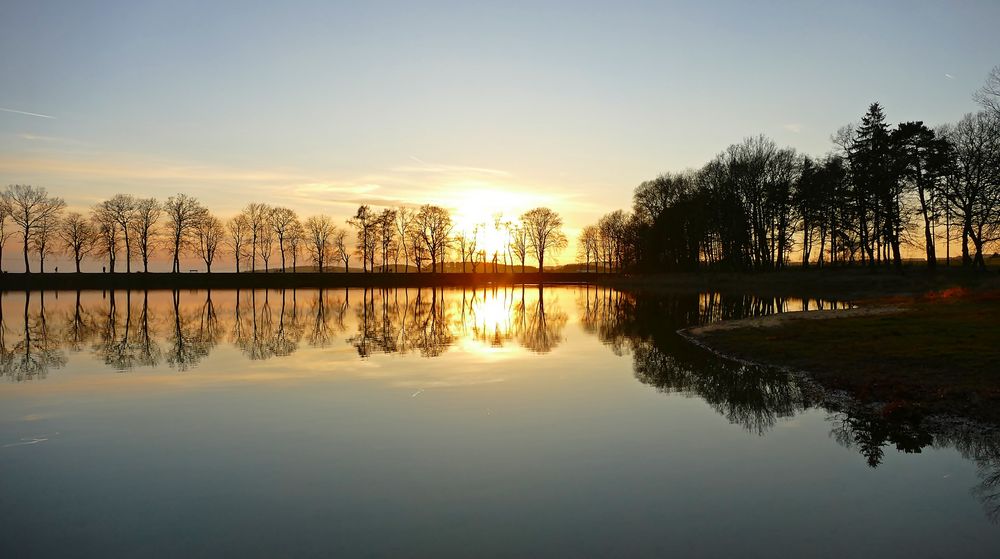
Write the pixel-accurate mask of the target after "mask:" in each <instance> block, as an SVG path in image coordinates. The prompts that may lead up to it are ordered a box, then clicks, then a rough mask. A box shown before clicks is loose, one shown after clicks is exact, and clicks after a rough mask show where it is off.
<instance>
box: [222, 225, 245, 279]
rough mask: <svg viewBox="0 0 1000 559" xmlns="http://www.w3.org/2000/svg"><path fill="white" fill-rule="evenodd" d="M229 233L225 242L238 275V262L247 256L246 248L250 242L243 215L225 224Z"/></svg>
mask: <svg viewBox="0 0 1000 559" xmlns="http://www.w3.org/2000/svg"><path fill="white" fill-rule="evenodd" d="M226 231H227V232H228V233H229V237H228V239H227V242H228V244H229V248H231V249H232V250H233V260H234V261H235V262H236V273H237V274H238V273H240V262H241V261H242V260H244V259H245V258H246V256H247V254H246V250H247V249H246V246H247V243H249V242H250V222H249V221H248V220H247V216H246V214H245V213H241V214H239V215H237V216H236V217H234V218H232V219H230V220H229V221H228V222H226Z"/></svg>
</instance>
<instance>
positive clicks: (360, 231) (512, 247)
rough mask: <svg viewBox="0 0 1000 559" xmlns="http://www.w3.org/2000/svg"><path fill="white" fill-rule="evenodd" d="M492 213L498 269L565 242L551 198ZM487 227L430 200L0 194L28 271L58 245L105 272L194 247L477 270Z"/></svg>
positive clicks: (7, 235)
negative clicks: (296, 201)
mask: <svg viewBox="0 0 1000 559" xmlns="http://www.w3.org/2000/svg"><path fill="white" fill-rule="evenodd" d="M495 221H496V223H495V224H494V225H495V227H496V228H497V229H498V230H500V229H502V230H503V232H504V237H505V238H506V241H505V242H504V244H503V247H502V248H495V249H493V254H492V255H491V256H492V264H493V271H494V272H496V271H498V264H499V261H500V259H501V258H502V259H503V262H504V264H505V268H506V269H510V268H513V267H514V266H515V265H516V264H519V265H520V271H522V272H523V271H525V269H526V265H527V261H528V259H529V258H531V259H533V260H534V261H535V262H536V263H537V266H538V271H540V272H541V271H543V270H544V266H545V258H546V257H547V256H551V255H553V254H555V253H557V252H558V251H560V250H562V249H564V248H565V247H566V235H565V234H564V233H563V220H562V217H561V216H560V215H559V214H558V213H557V212H555V211H553V210H551V209H549V208H542V207H540V208H534V209H532V210H529V211H527V212H525V213H523V214H522V215H521V216H520V218H519V219H518V220H517V221H507V222H503V221H502V219H501V218H500V217H499V216H497V218H496V220H495ZM485 227H486V225H485V224H483V225H479V226H476V227H474V228H473V230H472V231H460V232H456V231H455V224H454V220H453V218H452V215H451V213H450V212H449V211H448V210H447V209H445V208H443V207H441V206H436V205H431V204H425V205H423V206H420V207H418V208H413V207H406V206H404V207H398V208H384V209H381V210H379V209H376V208H373V207H371V206H369V205H361V206H360V207H358V209H357V212H356V213H355V214H354V215H353V216H352V217H351V218H349V219H347V220H346V222H345V223H344V224H339V225H338V224H337V223H336V222H335V221H334V219H333V218H331V217H330V216H328V215H322V214H320V215H313V216H310V217H307V218H304V219H303V218H301V217H300V216H299V215H298V214H297V213H296V212H295V211H294V210H292V209H290V208H287V207H282V206H272V205H268V204H262V203H258V202H252V203H250V204H248V205H247V206H246V207H245V208H244V209H243V210H242V211H240V212H239V213H238V214H237V215H236V216H234V217H232V218H231V219H228V220H226V221H223V220H222V219H221V218H219V217H218V216H216V215H214V214H213V213H212V212H210V211H209V209H208V208H207V207H205V205H203V204H202V203H201V202H199V201H198V199H197V198H194V197H192V196H189V195H187V194H178V195H176V196H171V197H169V198H167V200H165V201H159V200H157V199H155V198H141V197H136V196H133V195H130V194H116V195H114V196H112V197H111V198H109V199H107V200H104V201H102V202H100V203H98V204H96V205H94V206H93V207H92V208H91V209H90V211H89V212H88V213H87V214H86V215H85V214H83V213H80V212H68V211H67V210H66V203H65V201H64V200H63V199H62V198H59V197H55V196H51V195H49V193H48V192H47V191H46V189H45V188H41V187H36V186H31V185H20V184H15V185H10V186H8V187H7V189H6V190H5V191H4V192H3V193H2V194H0V252H2V250H3V248H4V246H5V244H7V243H8V241H10V240H11V239H14V240H16V241H19V243H18V244H19V245H20V248H21V252H22V254H23V258H24V270H25V272H26V273H30V272H31V263H32V260H33V259H34V260H37V262H38V268H39V270H40V271H41V272H45V263H46V260H47V259H50V258H51V257H52V256H53V255H56V254H65V255H67V256H68V257H70V258H72V260H73V263H74V266H75V270H76V272H80V270H81V263H82V262H83V261H84V260H86V259H94V260H97V261H100V262H101V263H102V264H103V270H104V271H105V272H111V273H114V272H116V271H125V272H126V273H131V272H133V271H139V269H140V266H141V270H142V272H149V263H150V260H151V258H153V257H154V255H156V254H158V253H160V254H163V255H165V256H167V257H168V258H169V259H170V262H171V272H174V273H179V272H181V257H183V256H196V257H198V258H199V259H200V260H201V261H202V262H203V263H204V265H205V269H206V271H207V272H209V273H211V272H212V266H213V265H214V264H215V263H216V262H217V260H219V257H220V256H227V257H229V258H231V259H232V262H234V264H235V268H236V272H237V273H239V272H247V271H249V272H258V271H261V272H268V271H273V270H279V271H281V272H286V271H290V272H297V271H299V268H300V265H299V263H300V261H301V260H302V259H303V258H305V259H307V260H308V261H309V262H310V263H311V264H312V265H313V266H314V269H315V270H317V271H319V272H327V271H334V270H337V269H341V268H340V267H341V266H342V269H343V271H344V272H349V271H350V269H351V268H350V264H351V259H352V257H354V256H357V257H358V258H359V259H360V261H361V268H362V271H363V272H365V273H370V272H376V271H378V272H388V271H398V270H400V269H402V270H403V271H404V272H409V271H411V270H413V271H415V272H417V273H420V272H423V271H430V272H438V271H442V272H443V271H444V270H445V266H444V264H445V262H446V260H447V259H448V258H457V259H458V260H460V261H461V264H462V271H463V272H464V271H466V265H467V264H470V265H471V269H472V271H473V272H475V271H477V264H482V265H483V267H484V268H485V267H486V265H487V257H488V256H490V255H488V254H487V251H486V250H485V249H482V248H477V247H478V246H479V242H480V236H481V233H482V232H483V231H484V229H485ZM481 228H483V229H481ZM123 261H124V262H123ZM272 266H273V267H272ZM123 269H124V270H123Z"/></svg>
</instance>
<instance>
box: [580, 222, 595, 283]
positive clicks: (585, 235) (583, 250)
mask: <svg viewBox="0 0 1000 559" xmlns="http://www.w3.org/2000/svg"><path fill="white" fill-rule="evenodd" d="M598 238H599V233H598V230H597V227H596V226H594V225H588V226H586V227H584V228H583V231H581V232H580V240H579V242H578V243H577V251H578V253H579V254H578V256H579V257H580V258H581V259H583V261H584V266H585V267H584V269H585V270H586V271H587V272H589V271H590V262H591V259H593V260H594V263H595V266H594V267H595V269H596V267H597V266H596V263H597V246H598V245H597V243H598Z"/></svg>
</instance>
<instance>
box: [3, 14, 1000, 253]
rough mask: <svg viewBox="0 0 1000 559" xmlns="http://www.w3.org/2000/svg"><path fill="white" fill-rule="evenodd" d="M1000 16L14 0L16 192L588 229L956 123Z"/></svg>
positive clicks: (11, 127) (11, 98) (7, 131)
mask: <svg viewBox="0 0 1000 559" xmlns="http://www.w3.org/2000/svg"><path fill="white" fill-rule="evenodd" d="M997 22H1000V2H997V1H996V0H987V1H979V2H977V1H957V0H956V1H939V2H920V1H898V2H890V1H870V0H869V1H865V2H860V1H859V2H853V1H838V2H829V1H825V2H819V1H816V2H813V1H808V0H799V1H788V2H776V1H771V2H767V1H761V2H745V1H735V0H728V1H716V2H669V1H660V2H627V1H615V2H611V1H609V2H586V1H574V2H542V1H538V2H519V1H505V2H498V1H497V2H474V1H461V2H417V1H397V2H389V1H385V2H383V1H365V2H335V1H323V2H281V3H278V2H254V1H243V2H222V1H219V2H205V1H196V2H189V1H186V0H171V1H165V2H157V1H144V2H135V1H125V2H93V1H85V0H77V1H54V0H53V1H43V0H35V1H11V0H0V53H2V56H0V185H6V184H13V183H28V184H34V185H37V186H43V187H45V188H47V189H48V190H49V192H50V193H52V194H55V195H58V196H61V197H63V198H64V199H65V200H66V202H67V204H68V205H69V206H70V207H72V208H75V209H85V208H88V207H89V206H91V205H93V204H94V203H96V202H98V201H100V200H102V199H104V198H107V197H109V196H111V195H113V194H115V193H118V192H128V193H134V194H140V195H143V196H156V197H159V198H166V197H167V196H169V195H171V194H174V193H177V192H185V193H188V194H192V195H194V196H197V197H198V198H199V199H200V200H202V201H203V202H204V203H205V204H206V205H208V206H209V207H210V208H211V209H212V210H213V211H215V212H216V213H218V214H219V215H220V216H223V217H227V216H230V215H232V214H234V213H236V212H237V211H238V210H239V208H241V207H242V206H244V205H245V204H246V203H247V202H249V201H251V200H253V201H262V202H267V203H271V204H280V205H286V206H289V207H291V208H293V209H295V210H297V211H299V212H300V213H302V214H303V215H310V214H312V213H320V212H322V213H328V214H331V215H333V216H334V217H337V218H338V219H342V218H346V217H347V216H348V215H349V214H352V213H353V210H354V209H355V208H356V207H357V205H358V204H360V203H370V204H374V205H396V204H420V203H437V204H440V205H443V206H446V207H449V208H451V209H452V210H454V211H455V212H456V214H457V221H458V222H459V224H460V225H462V226H465V225H468V224H470V223H474V222H477V221H483V220H486V219H489V217H490V216H491V215H492V214H493V213H494V212H498V211H499V212H503V213H504V214H505V215H506V216H507V218H510V217H514V216H516V215H518V214H519V213H521V212H523V211H524V210H527V209H529V208H531V207H534V206H538V205H547V206H550V207H552V208H554V209H556V210H557V211H559V212H560V213H561V214H562V215H563V216H564V218H565V220H566V224H567V233H568V234H569V235H570V236H571V237H573V236H575V234H576V232H577V231H578V230H579V229H580V228H581V227H582V226H584V225H586V224H588V223H590V222H592V221H595V220H596V219H597V218H598V217H600V215H602V214H603V213H605V212H607V211H610V210H613V209H616V208H619V207H625V208H627V207H629V206H630V205H631V196H632V190H633V189H634V187H635V186H636V185H637V184H638V183H640V182H641V181H643V180H646V179H649V178H653V177H655V176H656V175H657V174H659V173H662V172H666V171H682V170H684V169H687V168H694V167H699V166H701V165H702V164H704V163H705V162H707V161H708V160H709V159H711V158H712V157H713V156H714V155H715V154H716V153H718V152H719V151H721V150H722V149H724V148H725V147H726V146H727V145H729V144H731V143H734V142H738V141H740V140H741V139H743V138H745V137H747V136H752V135H757V134H766V135H768V136H770V137H772V138H774V139H775V140H776V141H777V142H778V143H779V144H781V145H789V146H792V147H795V148H796V149H798V150H799V151H801V152H805V153H809V154H814V155H822V154H824V153H826V152H828V151H830V150H831V149H832V147H833V146H832V145H831V143H830V141H829V136H830V134H831V133H832V132H834V131H835V130H836V129H837V128H838V127H840V126H841V125H843V124H846V123H848V122H852V121H857V120H858V119H860V117H861V115H862V114H863V113H864V112H865V110H866V109H867V107H868V105H869V104H870V103H872V102H873V101H879V102H881V103H882V104H883V105H884V106H885V110H886V114H887V116H888V119H889V121H890V122H899V121H906V120H923V121H925V122H926V123H928V124H930V125H937V124H941V123H945V122H952V121H956V120H958V119H959V118H960V117H961V116H962V115H963V114H965V113H967V112H970V111H973V110H976V105H975V103H974V102H973V101H972V98H971V94H972V93H973V92H974V91H975V90H976V89H978V88H979V87H980V86H981V85H982V84H983V82H984V80H985V78H986V75H987V73H988V72H989V70H990V68H992V67H993V66H994V65H997V64H1000V32H998V31H997ZM568 252H569V253H570V254H567V255H564V256H563V257H562V260H563V261H566V260H568V259H571V254H572V248H571V249H570V251H568ZM13 256H15V258H12V259H11V262H16V255H13Z"/></svg>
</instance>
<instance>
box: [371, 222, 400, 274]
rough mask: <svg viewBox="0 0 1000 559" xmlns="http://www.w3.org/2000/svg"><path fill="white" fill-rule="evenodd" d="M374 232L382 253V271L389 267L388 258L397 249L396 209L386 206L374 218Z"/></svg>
mask: <svg viewBox="0 0 1000 559" xmlns="http://www.w3.org/2000/svg"><path fill="white" fill-rule="evenodd" d="M375 234H376V237H377V238H378V244H379V248H380V249H381V254H382V272H385V271H386V270H387V269H388V267H389V258H390V257H391V256H392V253H393V252H394V251H396V250H398V249H399V243H398V242H397V241H396V210H393V209H389V208H386V209H384V210H382V211H381V212H380V213H379V214H378V217H377V218H376V220H375Z"/></svg>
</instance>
